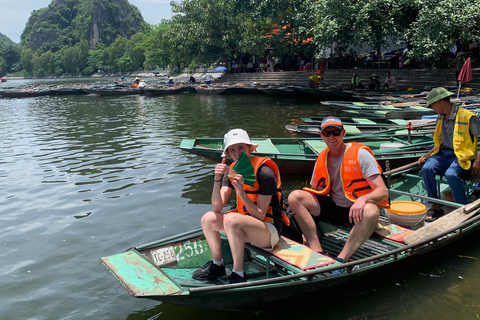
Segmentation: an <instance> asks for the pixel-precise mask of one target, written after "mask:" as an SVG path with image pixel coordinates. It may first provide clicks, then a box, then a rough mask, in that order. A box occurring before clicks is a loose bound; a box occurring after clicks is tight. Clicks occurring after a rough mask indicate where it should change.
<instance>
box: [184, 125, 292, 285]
mask: <svg viewBox="0 0 480 320" xmlns="http://www.w3.org/2000/svg"><path fill="white" fill-rule="evenodd" d="M224 145H225V149H224V154H223V155H222V156H223V157H226V158H228V159H232V160H233V161H238V160H239V159H240V157H242V153H245V154H246V155H247V156H248V157H250V156H251V153H252V152H253V151H254V150H255V149H256V148H257V147H258V144H254V143H252V142H251V140H250V138H249V136H248V134H247V132H246V131H244V130H242V129H233V130H230V131H229V132H228V133H226V134H225V136H224ZM250 162H251V164H252V167H253V171H254V174H255V182H254V183H253V186H251V184H252V183H250V184H247V182H248V181H244V179H243V176H242V175H241V174H238V173H236V172H235V170H232V169H233V167H234V164H235V163H233V164H232V165H231V166H230V169H229V167H228V166H227V165H226V164H225V158H224V159H223V161H222V162H221V163H219V164H217V165H216V167H215V177H214V179H213V190H212V211H209V212H207V213H205V214H204V215H203V217H202V221H201V224H202V229H203V232H204V234H205V238H206V239H207V242H208V245H209V247H210V250H211V252H212V260H211V261H209V262H207V263H206V264H205V265H204V266H203V267H202V268H200V269H198V270H196V271H194V272H193V273H192V277H193V278H194V279H197V280H215V279H217V278H218V277H222V276H225V275H226V271H225V264H224V263H223V258H222V243H221V238H220V232H223V233H225V234H226V235H227V238H228V243H229V244H230V250H231V252H232V258H233V270H232V273H231V274H230V276H229V278H228V280H227V282H226V283H227V284H231V283H240V282H246V281H247V275H246V273H245V272H244V271H243V258H244V257H243V255H244V246H245V243H246V242H249V243H251V244H253V245H255V246H257V247H260V248H264V249H265V250H272V249H273V247H274V246H275V245H276V244H277V242H278V241H279V239H280V233H281V230H282V208H283V206H282V203H281V202H282V201H283V199H282V192H281V180H280V172H279V170H278V167H277V165H276V164H275V163H274V162H273V161H272V160H271V159H269V158H263V157H255V156H253V157H251V158H250ZM229 171H230V172H231V173H232V174H233V176H231V175H228V178H229V179H226V180H224V179H222V176H223V175H224V174H227V173H228V172H229ZM222 180H223V181H222ZM234 189H235V193H236V196H237V207H236V209H233V210H230V211H227V212H226V213H225V212H222V210H223V208H224V207H225V204H226V202H227V200H228V197H229V196H230V194H231V192H232V191H233V190H234Z"/></svg>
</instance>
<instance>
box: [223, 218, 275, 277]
mask: <svg viewBox="0 0 480 320" xmlns="http://www.w3.org/2000/svg"><path fill="white" fill-rule="evenodd" d="M224 226H225V233H226V235H227V239H228V243H229V244H230V250H231V251H232V257H233V270H234V271H238V272H240V271H243V256H244V247H245V242H249V243H251V244H253V245H255V246H257V247H259V248H268V247H271V242H270V238H271V236H270V230H269V229H268V227H267V226H266V225H265V223H263V221H260V220H258V219H256V218H253V217H251V216H247V215H243V214H240V213H234V212H232V213H229V214H228V215H226V216H225V220H224Z"/></svg>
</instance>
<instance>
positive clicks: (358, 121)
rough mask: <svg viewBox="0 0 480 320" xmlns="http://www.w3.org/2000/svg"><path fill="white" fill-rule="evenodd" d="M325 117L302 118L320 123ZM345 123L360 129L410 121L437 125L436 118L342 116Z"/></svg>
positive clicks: (309, 121) (391, 126)
mask: <svg viewBox="0 0 480 320" xmlns="http://www.w3.org/2000/svg"><path fill="white" fill-rule="evenodd" d="M323 119H324V118H321V117H310V118H302V121H303V122H305V123H307V124H308V125H320V124H321V123H322V120H323ZM340 119H341V120H342V123H343V124H344V125H351V126H355V127H357V128H359V129H381V128H383V129H389V128H396V127H400V126H403V127H406V126H407V125H408V124H409V123H411V125H412V126H413V127H415V126H424V125H427V124H429V123H432V125H435V119H420V120H409V121H407V120H404V119H382V118H380V117H375V116H374V117H370V118H368V117H363V116H361V117H360V116H359V117H340Z"/></svg>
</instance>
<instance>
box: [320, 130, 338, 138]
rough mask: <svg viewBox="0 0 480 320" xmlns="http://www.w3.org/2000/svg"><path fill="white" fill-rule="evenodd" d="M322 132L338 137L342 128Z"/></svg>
mask: <svg viewBox="0 0 480 320" xmlns="http://www.w3.org/2000/svg"><path fill="white" fill-rule="evenodd" d="M322 134H323V135H324V136H325V137H330V135H332V136H334V137H338V136H339V135H341V134H342V130H332V131H322Z"/></svg>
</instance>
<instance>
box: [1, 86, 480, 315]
mask: <svg viewBox="0 0 480 320" xmlns="http://www.w3.org/2000/svg"><path fill="white" fill-rule="evenodd" d="M31 82H34V81H32V80H16V81H10V82H8V83H7V84H8V85H18V84H28V83H31ZM52 82H53V81H52ZM47 83H48V81H47ZM2 85H5V84H2ZM337 112H338V111H337ZM329 113H335V112H334V111H332V110H325V109H321V107H320V105H319V104H318V103H311V102H309V103H306V102H299V101H296V100H290V99H282V98H276V97H270V96H266V95H251V96H247V95H245V96H239V95H230V96H223V95H211V96H210V95H200V94H193V93H190V94H181V95H176V96H163V97H145V96H123V97H98V96H94V95H77V96H75V95H72V96H58V97H55V96H50V97H48V96H47V97H38V98H26V99H1V98H0V190H1V200H0V210H1V213H0V320H18V319H42V320H43V319H45V320H47V319H48V320H51V319H136V320H137V319H138V320H140V319H145V320H146V319H230V320H232V319H242V320H244V319H257V318H262V319H274V318H275V319H452V318H454V319H455V318H457V319H478V318H479V317H480V290H479V289H478V287H479V286H480V272H479V271H480V261H479V258H480V245H478V244H479V241H478V239H476V237H470V238H469V239H468V241H464V242H462V243H461V245H459V246H457V247H454V248H450V249H449V250H447V251H444V250H441V252H439V253H438V254H437V255H435V257H434V258H435V260H434V261H430V262H429V261H427V262H425V263H422V264H418V265H416V266H415V267H414V268H412V269H411V270H398V273H397V271H395V272H392V274H391V277H390V278H387V280H382V281H379V282H376V283H371V284H370V285H368V286H366V287H365V290H364V291H363V292H361V293H360V294H356V295H350V296H347V297H342V298H339V299H338V301H337V302H335V303H329V304H327V305H325V304H322V303H321V302H322V295H323V294H325V295H328V292H325V293H319V294H318V295H317V296H312V297H310V298H309V299H307V300H305V303H304V304H301V305H288V304H286V305H282V306H279V309H278V310H264V311H261V312H258V313H231V312H223V311H222V312H221V311H212V310H202V309H193V308H187V307H181V306H175V305H169V304H162V303H160V302H155V301H149V300H140V299H135V298H133V297H131V296H130V295H129V294H128V292H127V291H126V290H125V289H124V288H123V287H122V286H121V285H120V284H119V283H118V282H117V281H116V280H115V279H114V278H113V277H112V276H111V275H110V274H109V272H108V271H107V270H106V269H105V268H104V267H103V266H102V265H101V264H100V263H99V260H98V258H99V257H102V256H107V255H112V254H115V253H119V252H121V251H123V250H125V249H127V248H129V247H131V246H133V245H139V244H143V243H147V242H150V241H153V240H156V239H159V238H164V237H167V236H171V235H175V234H177V233H181V232H185V231H188V230H190V229H193V228H196V227H197V226H199V223H200V217H201V216H202V214H203V213H204V212H206V211H208V210H210V204H209V199H210V192H211V188H212V172H213V168H214V166H215V163H213V162H212V161H210V160H206V159H203V158H200V157H197V156H195V155H192V154H189V153H186V152H184V151H182V150H180V149H179V148H178V147H179V145H180V142H181V140H182V139H183V138H195V137H223V134H224V133H225V132H227V131H228V130H230V129H233V128H243V129H245V130H247V131H248V132H249V134H250V136H251V137H288V136H291V134H290V133H289V132H288V131H287V130H285V129H284V127H285V125H287V124H293V123H300V122H301V121H300V118H301V117H309V116H325V115H328V114H329ZM282 180H283V183H284V189H285V191H286V193H287V194H288V193H289V192H291V191H292V190H293V189H295V188H300V187H302V186H303V185H304V184H305V183H306V182H307V181H308V180H309V177H308V176H294V175H291V176H284V177H282ZM432 259H433V258H432ZM400 271H401V272H400ZM345 291H346V292H348V291H349V288H348V285H346V286H345Z"/></svg>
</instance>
